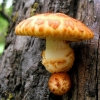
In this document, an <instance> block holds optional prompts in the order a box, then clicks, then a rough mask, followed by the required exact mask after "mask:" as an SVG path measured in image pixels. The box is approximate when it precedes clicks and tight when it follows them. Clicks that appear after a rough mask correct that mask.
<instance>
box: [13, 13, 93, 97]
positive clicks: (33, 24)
mask: <svg viewBox="0 0 100 100" xmlns="http://www.w3.org/2000/svg"><path fill="white" fill-rule="evenodd" d="M15 33H16V34H17V35H24V36H25V35H26V36H36V37H39V38H45V39H46V49H45V50H44V51H43V53H42V58H43V59H42V64H43V65H44V66H45V68H46V70H47V71H49V72H50V73H52V75H51V77H50V79H49V81H48V86H49V89H50V90H51V91H52V92H53V93H54V94H56V95H63V94H65V93H66V92H67V91H68V90H69V89H70V87H71V80H70V78H69V75H68V74H67V73H66V72H67V71H69V70H70V69H71V67H72V65H73V62H74V59H75V57H74V51H73V49H72V48H71V47H70V43H71V42H72V41H75V42H76V41H81V40H87V39H92V38H93V37H94V34H93V32H92V31H91V30H90V29H89V28H87V27H86V26H85V25H84V24H83V23H81V22H80V21H78V20H76V19H74V18H71V17H69V16H67V15H65V14H62V13H43V14H37V15H35V16H32V17H30V18H28V19H26V20H23V21H22V22H20V23H19V24H18V25H17V26H16V28H15Z"/></svg>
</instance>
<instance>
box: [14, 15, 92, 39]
mask: <svg viewBox="0 0 100 100" xmlns="http://www.w3.org/2000/svg"><path fill="white" fill-rule="evenodd" d="M15 32H16V34H18V35H26V36H36V37H40V38H45V37H55V38H58V39H59V38H60V39H62V40H68V41H80V40H87V39H92V38H93V37H94V34H93V32H92V31H91V30H90V29H89V28H88V27H87V26H85V25H84V24H83V23H81V22H80V21H78V20H76V19H74V18H71V17H69V16H67V15H65V14H62V13H44V14H37V15H35V16H33V17H30V18H28V19H26V20H24V21H22V22H20V23H19V24H18V25H17V26H16V28H15Z"/></svg>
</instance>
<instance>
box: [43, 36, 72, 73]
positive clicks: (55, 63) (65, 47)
mask: <svg viewBox="0 0 100 100" xmlns="http://www.w3.org/2000/svg"><path fill="white" fill-rule="evenodd" d="M69 44H70V42H66V41H65V40H61V39H56V38H52V37H48V38H46V50H45V51H44V52H43V54H42V57H43V59H42V64H43V65H44V66H45V67H46V70H47V71H49V72H51V73H55V72H66V71H68V70H69V69H70V68H71V67H72V65H73V62H74V52H73V50H72V48H70V46H69Z"/></svg>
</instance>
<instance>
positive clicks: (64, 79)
mask: <svg viewBox="0 0 100 100" xmlns="http://www.w3.org/2000/svg"><path fill="white" fill-rule="evenodd" d="M48 85H49V89H50V91H51V92H52V93H54V94H55V95H63V94H65V93H66V92H68V91H69V89H70V87H71V80H70V77H69V75H68V74H67V73H64V72H63V73H54V74H53V75H52V76H51V77H50V79H49V81H48Z"/></svg>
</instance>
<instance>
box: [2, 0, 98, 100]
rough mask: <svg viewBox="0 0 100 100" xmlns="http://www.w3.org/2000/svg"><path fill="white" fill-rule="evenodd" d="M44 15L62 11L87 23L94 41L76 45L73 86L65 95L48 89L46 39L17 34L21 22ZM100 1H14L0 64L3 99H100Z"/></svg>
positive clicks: (71, 72) (72, 45) (48, 74)
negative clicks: (44, 61)
mask: <svg viewBox="0 0 100 100" xmlns="http://www.w3.org/2000/svg"><path fill="white" fill-rule="evenodd" d="M43 12H62V13H65V14H68V15H69V16H72V17H74V18H76V19H78V20H80V21H82V22H83V23H84V24H86V25H87V26H88V27H90V29H91V30H92V31H93V32H94V34H95V36H94V39H92V40H89V41H83V42H78V43H76V42H74V43H72V44H71V47H72V48H73V49H74V52H75V62H74V65H73V67H72V69H71V70H70V71H69V72H68V73H69V75H70V77H71V80H72V87H71V89H70V91H69V92H68V93H66V94H65V95H63V96H56V95H54V94H52V93H51V92H50V91H49V89H48V85H47V83H48V79H49V77H50V75H51V74H50V73H49V72H47V71H46V70H45V68H44V66H43V65H42V64H41V53H42V51H43V50H44V49H45V40H42V39H39V38H36V37H30V36H23V37H22V36H17V35H15V32H14V30H15V26H16V25H17V24H18V23H19V22H20V21H22V20H24V19H26V18H28V17H30V16H33V15H35V14H36V13H43ZM99 33H100V0H94V1H93V0H14V2H13V13H12V21H11V22H10V26H9V30H8V35H7V38H6V45H5V51H4V54H3V56H2V61H1V65H0V99H1V100H2V99H4V100H7V99H8V98H9V99H11V98H12V100H99V99H100V95H99V94H100V75H99V74H100V62H99V60H100V55H99V54H100V49H99V42H100V40H99Z"/></svg>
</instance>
